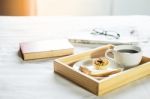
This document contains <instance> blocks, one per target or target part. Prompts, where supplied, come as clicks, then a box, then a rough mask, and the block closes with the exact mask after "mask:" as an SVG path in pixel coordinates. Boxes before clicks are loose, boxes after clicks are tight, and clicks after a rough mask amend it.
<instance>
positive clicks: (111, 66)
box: [73, 58, 120, 72]
mask: <svg viewBox="0 0 150 99" xmlns="http://www.w3.org/2000/svg"><path fill="white" fill-rule="evenodd" d="M93 59H94V58H90V59H86V60H81V61H78V62H76V63H75V64H74V65H73V69H74V70H76V71H80V66H86V67H87V68H88V69H89V70H91V71H95V72H96V71H101V70H96V69H95V68H94V66H93V64H92V61H93ZM116 68H120V67H118V66H116V65H115V64H114V63H111V62H110V61H109V64H108V66H107V68H106V69H107V70H108V69H116ZM106 69H105V70H106Z"/></svg>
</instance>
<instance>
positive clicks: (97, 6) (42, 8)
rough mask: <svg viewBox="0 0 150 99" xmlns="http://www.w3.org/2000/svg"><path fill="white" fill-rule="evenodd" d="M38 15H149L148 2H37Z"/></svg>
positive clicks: (146, 0)
mask: <svg viewBox="0 0 150 99" xmlns="http://www.w3.org/2000/svg"><path fill="white" fill-rule="evenodd" d="M37 7H38V12H37V14H38V15H52V16H58V15H69V16H76V15H79V16H90V15H92V16H99V15H100V16H101V15H135V14H136V15H141V14H142V15H150V0H37Z"/></svg>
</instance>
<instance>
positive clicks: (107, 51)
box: [105, 49, 115, 62]
mask: <svg viewBox="0 0 150 99" xmlns="http://www.w3.org/2000/svg"><path fill="white" fill-rule="evenodd" d="M113 51H114V50H113V49H108V50H106V52H105V57H106V58H107V59H109V60H110V61H113V62H114V61H115V60H114V58H111V57H110V56H109V55H108V53H112V54H113V56H114V53H113Z"/></svg>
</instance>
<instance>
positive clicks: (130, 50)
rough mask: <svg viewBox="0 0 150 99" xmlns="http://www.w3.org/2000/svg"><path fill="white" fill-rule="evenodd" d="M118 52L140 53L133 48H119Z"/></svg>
mask: <svg viewBox="0 0 150 99" xmlns="http://www.w3.org/2000/svg"><path fill="white" fill-rule="evenodd" d="M118 52H121V53H138V51H136V50H132V49H121V50H118Z"/></svg>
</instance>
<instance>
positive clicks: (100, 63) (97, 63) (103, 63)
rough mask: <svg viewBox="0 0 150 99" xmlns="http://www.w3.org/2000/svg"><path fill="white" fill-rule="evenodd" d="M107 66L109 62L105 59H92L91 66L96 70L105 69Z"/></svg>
mask: <svg viewBox="0 0 150 99" xmlns="http://www.w3.org/2000/svg"><path fill="white" fill-rule="evenodd" d="M108 65H109V60H108V59H107V58H105V57H100V58H95V59H93V66H94V67H95V69H96V70H100V69H106V68H107V66H108Z"/></svg>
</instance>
